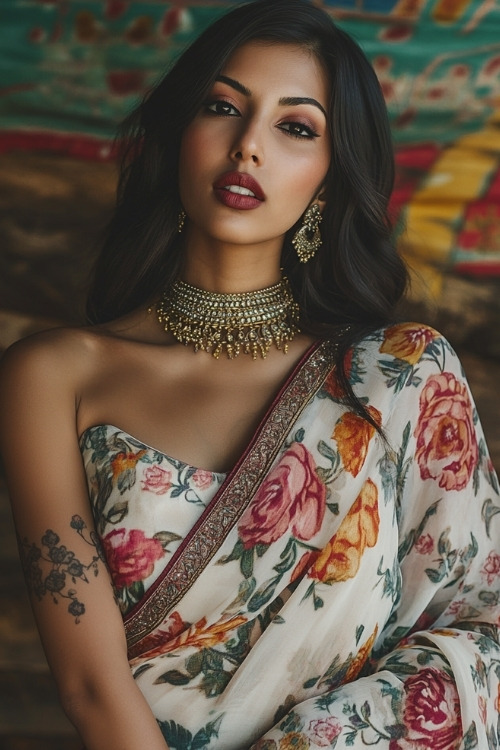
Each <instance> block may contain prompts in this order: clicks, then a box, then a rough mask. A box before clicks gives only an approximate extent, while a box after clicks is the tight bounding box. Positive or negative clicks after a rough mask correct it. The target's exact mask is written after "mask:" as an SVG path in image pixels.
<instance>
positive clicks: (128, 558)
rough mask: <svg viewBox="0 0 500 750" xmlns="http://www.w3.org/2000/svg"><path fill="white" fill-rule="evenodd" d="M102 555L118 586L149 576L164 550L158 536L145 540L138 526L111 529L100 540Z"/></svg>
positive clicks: (127, 584) (129, 584)
mask: <svg viewBox="0 0 500 750" xmlns="http://www.w3.org/2000/svg"><path fill="white" fill-rule="evenodd" d="M102 543H103V548H104V556H105V557H106V561H107V563H108V567H109V569H110V572H111V577H112V578H113V582H114V584H115V586H116V587H117V588H119V589H121V588H124V587H125V586H131V584H133V583H135V582H136V581H143V580H144V579H145V578H147V577H148V576H150V575H151V573H152V572H153V569H154V565H155V562H156V561H157V560H160V559H161V558H162V557H163V555H164V554H165V551H164V549H163V547H162V545H161V542H160V541H159V540H158V539H148V537H146V536H145V534H144V532H143V531H140V530H139V529H132V531H127V530H126V529H114V530H113V531H111V532H110V533H109V534H107V535H106V536H105V537H104V539H103V540H102Z"/></svg>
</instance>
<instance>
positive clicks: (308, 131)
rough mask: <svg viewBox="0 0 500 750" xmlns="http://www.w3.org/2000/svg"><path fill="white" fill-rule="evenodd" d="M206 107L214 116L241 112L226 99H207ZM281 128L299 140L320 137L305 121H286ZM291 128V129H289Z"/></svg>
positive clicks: (232, 115)
mask: <svg viewBox="0 0 500 750" xmlns="http://www.w3.org/2000/svg"><path fill="white" fill-rule="evenodd" d="M203 106H204V107H205V111H206V113H207V114H209V115H213V116H214V117H237V116H238V115H239V114H240V113H239V112H238V110H237V109H236V107H235V106H234V104H231V103H230V102H228V101H226V100H225V99H213V100H209V101H206V102H205V103H204V105H203ZM217 107H224V108H225V110H226V111H223V112H220V111H217ZM228 110H234V112H236V113H237V114H231V113H230V112H229V111H228ZM278 127H279V128H280V130H282V131H283V132H284V133H286V134H287V135H289V136H290V137H291V138H297V139H298V140H307V141H312V140H313V139H314V138H318V135H319V134H318V133H316V131H315V130H313V128H312V127H310V126H309V125H305V124H304V123H303V122H294V121H290V122H284V123H282V124H281V125H279V126H278ZM289 128H290V129H289ZM292 128H295V129H296V130H301V131H303V132H302V133H298V132H295V133H294V132H293V131H292Z"/></svg>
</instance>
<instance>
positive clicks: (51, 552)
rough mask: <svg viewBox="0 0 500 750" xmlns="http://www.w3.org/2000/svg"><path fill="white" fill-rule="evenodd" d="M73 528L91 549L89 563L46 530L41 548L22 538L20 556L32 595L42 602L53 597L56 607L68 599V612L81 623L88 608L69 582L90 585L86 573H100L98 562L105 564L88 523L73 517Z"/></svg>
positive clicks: (53, 533) (19, 540)
mask: <svg viewBox="0 0 500 750" xmlns="http://www.w3.org/2000/svg"><path fill="white" fill-rule="evenodd" d="M70 526H71V528H72V529H74V530H75V531H76V532H77V533H78V534H79V536H80V537H81V538H82V539H83V541H84V542H86V544H88V545H89V547H91V548H92V550H93V552H92V558H91V560H90V562H88V563H87V564H85V563H83V562H81V561H80V560H78V559H77V557H76V556H75V553H74V552H71V550H69V549H68V548H67V547H65V546H64V545H63V544H59V542H60V537H59V536H58V535H57V534H56V533H55V532H54V531H52V529H47V531H46V532H45V534H44V535H43V537H42V540H41V543H42V548H40V547H38V546H37V545H36V544H35V543H34V542H32V543H31V544H30V543H29V542H28V540H27V539H26V538H24V539H20V538H18V542H19V553H20V557H21V564H22V567H23V571H24V575H25V578H26V583H27V586H28V590H29V591H30V593H31V594H32V596H34V597H36V598H37V599H38V601H41V600H42V599H43V597H44V596H46V595H49V596H51V597H52V599H53V601H54V603H55V604H59V602H60V601H62V600H64V599H69V603H68V612H69V613H70V615H72V616H73V617H74V618H75V623H76V624H78V623H79V622H80V617H81V616H82V615H83V614H84V613H85V605H84V604H83V603H82V602H81V601H80V600H79V599H78V598H77V595H76V591H75V589H73V588H70V583H73V584H76V583H77V581H83V582H85V583H89V579H88V577H87V573H90V571H92V572H93V574H94V576H97V575H98V574H99V562H104V563H105V558H104V554H103V551H102V548H101V543H100V540H99V538H98V536H97V534H96V533H95V531H90V532H89V531H88V529H87V524H86V523H85V521H84V520H83V518H81V516H73V517H72V518H71V522H70Z"/></svg>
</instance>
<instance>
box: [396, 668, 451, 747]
mask: <svg viewBox="0 0 500 750" xmlns="http://www.w3.org/2000/svg"><path fill="white" fill-rule="evenodd" d="M404 688H405V693H406V700H405V705H404V724H405V726H406V730H407V733H406V735H405V737H404V738H401V739H398V740H397V748H398V750H414V748H417V747H422V748H424V747H426V748H433V750H456V748H457V746H458V742H459V740H460V738H461V737H462V727H461V718H460V703H459V700H458V693H457V689H456V687H455V684H454V683H453V682H452V680H451V679H450V678H449V677H448V675H447V674H445V673H444V672H440V671H439V670H438V669H436V668H435V667H428V668H426V669H422V670H421V671H420V672H418V674H415V675H411V676H410V677H408V679H407V680H406V682H405V685H404Z"/></svg>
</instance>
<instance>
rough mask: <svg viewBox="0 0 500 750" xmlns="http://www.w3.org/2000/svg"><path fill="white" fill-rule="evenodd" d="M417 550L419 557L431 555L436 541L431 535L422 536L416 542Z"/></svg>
mask: <svg viewBox="0 0 500 750" xmlns="http://www.w3.org/2000/svg"><path fill="white" fill-rule="evenodd" d="M415 549H416V551H417V552H418V554H419V555H429V554H430V553H431V552H432V550H433V549H434V539H433V538H432V537H431V535H430V534H422V536H419V538H418V539H417V541H416V542H415Z"/></svg>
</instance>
